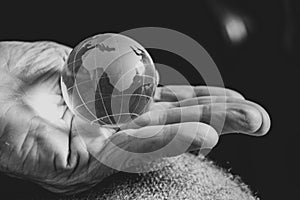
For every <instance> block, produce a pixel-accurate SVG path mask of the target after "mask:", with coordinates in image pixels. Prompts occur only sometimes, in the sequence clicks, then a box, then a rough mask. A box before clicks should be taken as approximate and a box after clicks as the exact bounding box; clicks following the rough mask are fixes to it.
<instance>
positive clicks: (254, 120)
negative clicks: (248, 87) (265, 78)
mask: <svg viewBox="0 0 300 200" xmlns="http://www.w3.org/2000/svg"><path fill="white" fill-rule="evenodd" d="M70 51H71V49H70V48H68V47H66V46H63V45H59V44H56V43H52V42H35V43H23V42H2V43H0V102H1V103H0V169H1V170H2V171H4V172H5V173H7V174H10V175H12V176H16V177H20V178H25V179H29V180H32V181H34V182H36V183H38V184H40V185H42V186H43V187H45V188H47V189H49V190H51V191H53V192H66V193H67V192H68V193H74V192H79V191H82V190H85V189H88V188H89V187H91V186H93V185H95V184H96V183H98V182H100V181H101V180H103V179H104V178H105V177H107V176H108V175H110V174H112V173H114V172H116V169H117V170H125V169H126V168H128V167H131V166H132V164H133V163H134V164H137V165H138V164H139V163H136V162H137V161H138V162H139V160H134V159H137V158H136V157H135V158H133V157H132V154H130V153H126V151H129V152H138V153H147V152H152V151H154V150H157V149H160V148H162V147H164V146H165V145H166V144H168V143H169V142H170V141H172V140H173V139H174V138H175V135H176V136H178V137H177V139H176V141H175V143H174V144H176V145H177V146H174V144H173V146H171V148H170V149H169V150H166V151H162V152H161V153H160V154H158V155H157V156H158V157H169V156H176V155H178V154H180V153H182V152H181V151H176V149H178V148H177V147H180V146H187V148H186V149H185V151H190V150H195V149H200V148H210V149H211V148H213V147H214V146H215V145H216V143H217V141H218V136H219V135H220V134H222V133H231V132H240V133H245V134H251V135H257V136H259V135H263V134H265V133H266V132H267V131H268V129H269V127H270V119H269V117H268V114H267V113H266V111H265V110H264V109H263V108H261V107H260V106H259V105H257V104H255V103H252V102H249V101H246V100H244V98H243V97H242V96H241V95H240V94H238V93H237V92H234V91H232V90H228V89H226V90H224V89H221V88H208V87H202V86H199V87H190V86H169V87H164V88H158V89H157V91H156V94H155V101H154V103H153V104H152V105H151V107H150V111H149V112H147V113H145V114H143V115H141V116H140V117H138V118H137V119H135V120H134V121H132V122H131V123H129V124H127V125H125V126H123V127H121V130H120V131H118V132H116V131H115V130H113V129H109V128H103V127H98V126H95V125H91V124H88V123H87V122H85V121H83V120H81V119H80V118H78V117H77V116H74V115H73V114H72V113H71V112H70V110H69V109H68V107H67V106H66V104H65V102H64V100H63V98H62V95H61V89H60V84H59V80H60V74H61V72H62V69H63V65H64V63H65V61H66V59H67V56H68V54H69V53H70ZM224 92H225V93H226V96H224ZM225 106H226V107H225ZM224 108H225V109H224ZM212 111H213V112H212ZM210 118H211V119H215V120H212V121H214V122H213V123H212V122H211V121H210ZM222 118H224V119H226V120H225V124H224V126H220V125H219V124H218V120H220V121H219V122H220V123H221V121H222ZM221 124H222V123H221ZM153 134H154V136H153V137H149V135H153ZM113 144H114V145H113ZM117 147H119V148H117ZM121 149H123V150H121ZM170 150H174V151H170ZM158 157H156V158H158ZM156 158H150V159H156ZM99 160H100V161H101V162H100V161H99ZM140 161H141V162H143V159H140ZM103 163H109V164H110V165H113V166H114V167H116V169H113V168H111V167H108V166H106V165H104V164H103Z"/></svg>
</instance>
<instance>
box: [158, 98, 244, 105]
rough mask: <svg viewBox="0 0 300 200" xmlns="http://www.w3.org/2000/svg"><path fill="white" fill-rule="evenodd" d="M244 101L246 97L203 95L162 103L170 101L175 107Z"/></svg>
mask: <svg viewBox="0 0 300 200" xmlns="http://www.w3.org/2000/svg"><path fill="white" fill-rule="evenodd" d="M243 102H245V100H244V99H241V98H236V97H230V96H203V97H194V98H190V99H184V100H181V101H177V102H161V103H169V104H171V105H172V106H173V107H185V106H196V105H204V104H213V103H243ZM169 107H171V106H169Z"/></svg>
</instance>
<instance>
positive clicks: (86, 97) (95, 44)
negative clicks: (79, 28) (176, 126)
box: [61, 33, 157, 127]
mask: <svg viewBox="0 0 300 200" xmlns="http://www.w3.org/2000/svg"><path fill="white" fill-rule="evenodd" d="M156 85H157V78H156V71H155V67H154V63H153V61H152V59H151V57H150V55H149V54H148V52H147V51H146V50H145V49H144V48H143V47H142V46H141V45H140V44H139V43H137V42H136V41H134V40H133V39H131V38H129V37H126V36H124V35H120V34H112V33H106V34H100V35H96V36H93V37H90V38H87V39H86V40H84V41H82V42H81V43H80V44H78V45H77V46H76V47H75V48H74V49H73V51H72V52H71V53H70V55H69V57H68V60H67V62H66V65H65V68H64V71H63V73H62V77H61V88H62V93H63V97H64V99H65V101H66V103H67V105H68V107H69V108H70V109H71V110H72V111H73V112H74V114H75V115H78V116H80V117H81V118H83V119H85V120H87V121H89V122H91V123H99V124H100V125H103V126H109V127H118V126H120V125H122V124H124V123H128V122H129V121H131V120H132V119H134V118H135V117H137V116H139V115H141V114H143V113H144V112H146V111H147V109H148V107H149V104H150V103H151V99H152V97H153V95H154V92H155V88H156Z"/></svg>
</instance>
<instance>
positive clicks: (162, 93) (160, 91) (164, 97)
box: [154, 85, 244, 101]
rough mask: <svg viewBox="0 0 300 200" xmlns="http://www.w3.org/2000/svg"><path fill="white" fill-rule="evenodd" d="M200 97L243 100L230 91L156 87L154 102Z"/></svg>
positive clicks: (185, 86) (201, 87) (191, 87)
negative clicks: (222, 97)
mask: <svg viewBox="0 0 300 200" xmlns="http://www.w3.org/2000/svg"><path fill="white" fill-rule="evenodd" d="M200 96H228V97H235V98H239V99H244V97H243V96H242V95H241V94H240V93H238V92H236V91H233V90H230V89H226V88H221V87H208V86H196V87H193V86H189V85H171V86H165V87H158V88H157V89H156V91H155V96H154V98H155V100H156V101H178V100H183V99H189V98H194V97H200Z"/></svg>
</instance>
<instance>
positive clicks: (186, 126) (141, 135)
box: [100, 122, 218, 170]
mask: <svg viewBox="0 0 300 200" xmlns="http://www.w3.org/2000/svg"><path fill="white" fill-rule="evenodd" d="M217 142H218V134H217V133H216V131H215V130H214V129H213V128H212V127H211V126H209V125H207V124H204V123H199V122H190V123H182V124H173V125H165V126H164V125H162V126H147V127H143V128H141V129H130V130H125V131H121V132H118V133H116V134H115V135H113V136H112V137H111V140H110V143H108V144H107V146H106V147H105V148H104V149H103V150H102V152H103V153H102V154H101V155H107V156H106V157H103V156H102V157H101V158H100V160H101V161H102V162H104V163H107V162H109V163H107V164H109V166H113V167H114V168H117V169H118V170H120V169H121V170H122V169H124V168H128V167H130V165H131V164H132V163H134V164H137V162H141V163H143V162H145V163H147V162H148V161H149V160H156V159H159V158H162V157H170V156H176V155H180V154H182V153H184V152H186V151H190V150H196V149H200V148H213V147H214V146H215V145H216V144H217Z"/></svg>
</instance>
